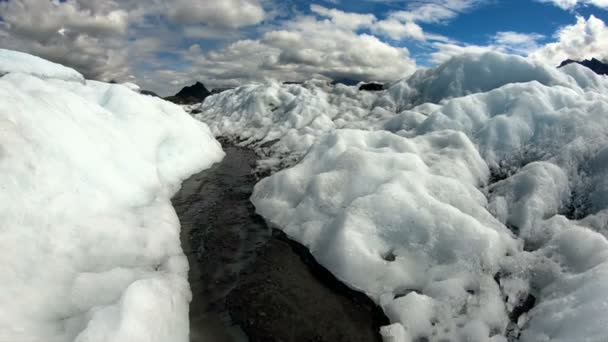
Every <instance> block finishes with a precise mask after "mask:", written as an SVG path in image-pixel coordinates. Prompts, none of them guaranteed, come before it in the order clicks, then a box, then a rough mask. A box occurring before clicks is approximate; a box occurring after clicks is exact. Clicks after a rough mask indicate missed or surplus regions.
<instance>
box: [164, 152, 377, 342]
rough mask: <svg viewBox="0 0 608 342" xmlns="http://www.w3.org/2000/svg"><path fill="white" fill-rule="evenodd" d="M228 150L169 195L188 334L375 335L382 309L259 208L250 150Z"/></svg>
mask: <svg viewBox="0 0 608 342" xmlns="http://www.w3.org/2000/svg"><path fill="white" fill-rule="evenodd" d="M224 151H225V152H226V157H225V158H224V160H223V161H222V162H221V163H218V164H216V165H214V166H213V167H212V168H210V169H207V170H204V171H202V172H200V173H198V174H196V175H194V176H192V177H191V178H189V179H188V180H186V181H185V182H184V183H183V184H182V188H181V190H180V191H179V192H178V193H177V194H176V195H175V196H174V198H173V205H174V207H175V210H176V212H177V214H178V216H179V218H180V222H181V226H182V228H181V240H182V248H183V250H184V252H185V253H186V255H187V257H188V262H189V263H190V272H189V281H190V285H191V288H192V293H193V299H192V302H191V304H190V336H191V341H192V342H199V341H213V342H239V341H247V340H249V341H253V342H257V341H260V342H262V341H263V342H272V341H285V342H290V341H293V342H299V341H317V342H323V341H327V342H330V341H331V342H341V341H344V342H358V341H362V342H366V341H380V337H379V334H378V330H379V327H380V326H381V325H384V324H386V323H387V320H386V317H385V316H384V315H383V314H382V311H381V310H380V309H378V308H377V307H376V306H375V305H374V304H373V303H372V302H371V301H370V300H369V299H368V298H367V297H366V296H364V295H362V294H360V293H357V292H355V291H352V290H351V289H349V288H348V287H346V286H345V285H343V284H342V283H340V282H339V281H338V280H337V279H335V278H334V277H333V276H332V275H331V273H329V272H328V271H327V270H325V269H324V268H323V267H321V266H320V265H318V264H317V263H316V261H315V260H314V258H313V257H312V256H311V255H310V253H308V251H307V250H306V248H304V247H302V246H301V245H299V244H297V243H295V242H293V241H290V240H289V239H287V237H286V236H285V235H284V234H282V233H281V232H279V231H278V230H273V229H270V228H269V227H268V226H267V225H266V224H265V222H264V220H263V219H262V218H261V217H259V216H257V215H256V214H255V208H254V207H253V205H252V203H251V202H250V201H249V197H250V196H251V193H252V191H253V187H254V185H255V183H256V178H255V176H254V174H253V169H254V167H255V162H256V155H255V153H253V152H252V151H250V150H248V149H244V148H239V147H234V146H224Z"/></svg>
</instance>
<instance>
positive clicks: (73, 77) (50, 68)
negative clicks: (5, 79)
mask: <svg viewBox="0 0 608 342" xmlns="http://www.w3.org/2000/svg"><path fill="white" fill-rule="evenodd" d="M9 72H16V73H22V74H28V75H34V76H36V77H39V78H43V79H49V78H53V79H58V80H64V81H75V82H84V77H83V76H82V75H81V74H80V73H79V72H77V71H76V70H74V69H71V68H68V67H65V66H63V65H61V64H57V63H53V62H49V61H47V60H45V59H42V58H40V57H36V56H32V55H29V54H27V53H23V52H18V51H12V50H5V49H0V75H3V74H7V73H9Z"/></svg>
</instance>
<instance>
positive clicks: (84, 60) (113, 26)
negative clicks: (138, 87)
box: [0, 0, 129, 79]
mask: <svg viewBox="0 0 608 342" xmlns="http://www.w3.org/2000/svg"><path fill="white" fill-rule="evenodd" d="M100 3H103V5H102V4H100ZM100 3H97V4H95V3H93V2H92V1H90V0H82V1H69V2H59V1H39V0H11V1H7V2H6V1H5V2H0V16H2V18H3V20H4V23H3V25H0V32H2V33H3V34H2V35H0V45H2V46H3V47H5V48H12V49H16V50H21V51H26V52H30V53H33V54H36V55H40V56H42V57H45V58H48V59H50V60H53V61H56V62H59V63H62V64H66V65H69V66H72V67H74V68H77V69H78V70H79V71H81V72H82V73H83V74H85V75H86V76H88V77H91V78H103V79H112V78H128V76H129V72H128V69H129V68H128V65H127V61H128V57H127V54H126V52H125V51H124V45H125V41H124V36H125V35H126V33H127V30H128V17H129V15H128V12H127V11H126V10H124V9H123V8H120V7H119V6H118V4H117V3H115V2H113V1H106V2H104V1H100Z"/></svg>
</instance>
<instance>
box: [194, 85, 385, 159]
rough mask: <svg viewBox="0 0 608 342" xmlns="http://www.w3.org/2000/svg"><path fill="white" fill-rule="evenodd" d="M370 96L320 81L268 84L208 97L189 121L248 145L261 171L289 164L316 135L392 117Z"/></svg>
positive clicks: (248, 86) (298, 156) (377, 122)
mask: <svg viewBox="0 0 608 342" xmlns="http://www.w3.org/2000/svg"><path fill="white" fill-rule="evenodd" d="M377 98H378V95H377V94H375V93H373V92H366V91H359V90H357V88H356V87H349V86H345V85H341V84H338V85H336V86H331V85H329V84H327V83H326V82H324V81H309V82H306V83H304V84H303V85H298V84H280V83H276V82H269V83H266V84H256V85H247V86H242V87H239V88H236V89H233V90H228V91H224V92H222V93H220V94H216V95H213V96H210V97H208V98H206V99H205V101H204V102H203V103H202V104H201V105H200V106H199V108H198V110H200V112H201V113H200V114H196V115H195V117H196V118H197V119H199V120H201V121H203V122H205V123H207V124H208V125H209V127H210V128H211V130H212V131H213V132H214V134H215V135H217V136H220V135H221V136H224V137H227V138H231V139H232V140H234V141H236V142H237V143H238V144H241V145H246V146H250V147H253V148H255V149H257V150H258V152H259V153H260V154H262V155H265V156H266V158H265V160H264V161H263V164H264V165H263V168H266V169H277V168H281V167H285V166H289V165H292V164H293V163H295V162H296V161H297V160H299V159H300V158H301V156H302V155H303V154H304V153H306V151H307V150H308V148H310V146H311V145H312V143H313V142H314V141H315V140H316V139H317V138H318V137H319V136H321V135H323V134H325V133H327V132H329V131H332V130H335V129H337V128H368V127H369V126H370V125H373V124H377V125H380V123H381V122H383V121H384V120H386V118H388V117H389V116H390V115H392V113H390V112H388V111H386V110H384V109H382V108H379V107H378V108H377V109H376V110H374V111H372V105H373V103H374V101H375V100H376V99H377Z"/></svg>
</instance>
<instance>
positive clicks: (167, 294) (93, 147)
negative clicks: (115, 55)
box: [0, 50, 223, 342]
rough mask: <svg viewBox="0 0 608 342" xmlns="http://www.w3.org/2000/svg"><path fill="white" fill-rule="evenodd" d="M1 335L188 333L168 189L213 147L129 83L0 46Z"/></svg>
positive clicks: (187, 121)
mask: <svg viewBox="0 0 608 342" xmlns="http://www.w3.org/2000/svg"><path fill="white" fill-rule="evenodd" d="M0 70H1V71H2V72H3V73H4V76H2V77H0V179H1V180H2V182H1V185H0V187H1V191H0V203H2V206H0V222H1V223H0V265H2V272H0V284H2V285H1V290H0V340H2V341H45V342H60V341H80V342H84V341H87V342H92V341H104V342H108V341H116V342H119V341H120V342H122V341H141V342H143V341H146V342H149V341H184V342H185V341H188V331H189V326H188V303H189V300H190V289H189V285H188V282H187V271H188V264H187V259H186V258H185V256H184V254H183V251H182V249H181V246H180V240H179V221H178V219H177V217H176V214H175V211H174V210H173V207H172V206H171V203H170V197H171V196H172V195H173V193H174V192H175V191H176V190H177V189H178V188H179V186H180V183H181V181H182V180H184V179H185V178H186V177H188V176H189V175H190V174H192V173H194V172H196V171H198V170H201V169H204V168H207V167H209V166H210V165H211V164H212V163H214V162H216V161H219V160H220V159H221V158H222V157H223V152H222V150H221V147H220V145H219V143H218V142H217V141H216V140H215V139H214V138H213V136H212V134H211V132H210V130H209V129H208V127H207V126H206V125H204V124H202V123H200V122H197V121H196V120H193V119H192V118H191V117H190V116H189V115H187V114H186V113H185V112H184V111H183V110H182V109H181V108H179V107H178V106H176V105H173V104H170V103H167V102H165V101H163V100H160V99H157V98H153V97H149V96H142V95H139V94H138V93H136V92H134V91H133V90H131V89H130V88H132V87H129V86H124V85H118V84H106V83H101V82H96V81H88V80H87V81H85V80H84V79H83V78H82V76H81V75H80V74H78V73H77V72H76V71H74V70H72V69H69V68H66V67H63V66H59V65H57V64H54V63H51V62H48V61H44V60H42V59H39V58H37V57H34V56H30V55H26V54H23V53H18V52H12V51H7V50H0Z"/></svg>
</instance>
